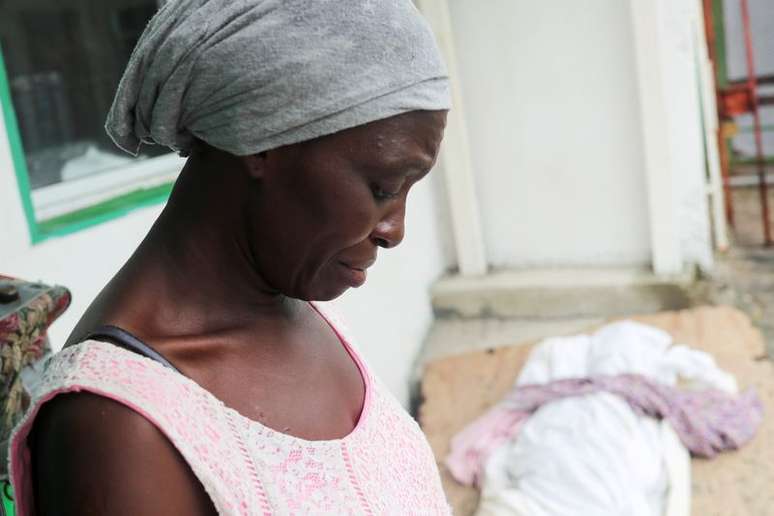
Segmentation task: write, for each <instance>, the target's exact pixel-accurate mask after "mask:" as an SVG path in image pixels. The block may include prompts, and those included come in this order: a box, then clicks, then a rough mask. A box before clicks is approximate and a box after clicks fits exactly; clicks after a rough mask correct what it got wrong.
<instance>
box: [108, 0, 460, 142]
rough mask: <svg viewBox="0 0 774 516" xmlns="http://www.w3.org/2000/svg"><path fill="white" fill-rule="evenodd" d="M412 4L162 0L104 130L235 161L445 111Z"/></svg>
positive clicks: (442, 73)
mask: <svg viewBox="0 0 774 516" xmlns="http://www.w3.org/2000/svg"><path fill="white" fill-rule="evenodd" d="M449 107H450V96H449V83H448V79H447V75H446V69H445V67H444V65H443V62H442V60H441V57H440V55H439V52H438V48H437V46H436V43H435V40H434V38H433V35H432V33H431V31H430V29H429V27H428V26H427V24H426V22H425V21H424V19H423V18H422V16H421V15H420V14H419V12H418V11H417V9H416V8H415V7H414V5H413V4H412V2H411V0H169V1H168V2H167V3H166V4H165V5H164V6H163V7H162V8H161V9H160V10H159V12H158V13H157V14H156V15H155V16H154V17H153V19H152V20H151V21H150V23H149V25H148V27H147V28H146V29H145V32H144V33H143V34H142V36H141V37H140V40H139V42H138V43H137V46H136V48H135V50H134V52H133V53H132V56H131V59H130V61H129V64H128V66H127V68H126V71H125V72H124V76H123V78H122V79H121V83H120V85H119V87H118V91H117V93H116V96H115V99H114V101H113V106H112V108H111V110H110V113H109V114H108V117H107V122H106V126H105V128H106V130H107V132H108V134H109V135H110V136H111V138H112V139H113V141H114V142H115V143H116V144H117V145H118V146H119V147H121V148H122V149H124V150H126V151H127V152H130V153H132V154H134V155H137V154H138V152H139V149H140V145H141V142H146V143H157V144H160V145H165V146H168V147H170V148H172V149H173V150H176V151H179V152H180V153H181V154H183V155H187V154H188V153H189V152H190V149H191V146H192V144H193V142H194V140H195V138H198V139H201V140H203V141H205V142H207V143H208V144H210V145H212V146H213V147H216V148H219V149H221V150H224V151H227V152H229V153H231V154H234V155H238V156H243V155H248V154H256V153H258V152H262V151H264V150H268V149H272V148H275V147H280V146H282V145H288V144H291V143H297V142H300V141H304V140H309V139H312V138H316V137H318V136H323V135H326V134H332V133H335V132H337V131H340V130H343V129H347V128H350V127H354V126H357V125H361V124H365V123H367V122H371V121H374V120H380V119H383V118H387V117H390V116H393V115H397V114H400V113H404V112H407V111H413V110H439V109H449Z"/></svg>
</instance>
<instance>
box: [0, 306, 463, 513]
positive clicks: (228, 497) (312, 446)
mask: <svg viewBox="0 0 774 516" xmlns="http://www.w3.org/2000/svg"><path fill="white" fill-rule="evenodd" d="M315 306H316V308H318V311H320V312H321V313H323V312H322V310H321V306H319V305H315ZM323 316H324V317H325V318H326V319H327V320H328V322H329V323H330V324H331V326H332V327H333V328H334V330H335V331H336V333H337V334H338V335H339V337H340V339H341V341H342V343H343V345H344V346H345V347H346V349H347V351H349V353H350V354H351V356H352V357H353V359H354V360H355V362H356V363H357V365H358V367H359V368H360V371H361V373H362V375H363V379H364V381H365V384H366V393H365V403H364V406H363V411H362V413H361V416H360V420H359V422H358V424H357V426H356V427H355V429H354V430H353V431H352V432H351V433H350V434H349V435H347V436H346V437H344V438H341V439H335V440H329V441H307V440H304V439H300V438H297V437H293V436H290V435H287V434H283V433H281V432H278V431H276V430H272V429H270V428H268V427H266V426H264V425H262V424H260V423H258V422H256V421H253V420H250V419H248V418H246V417H244V416H242V415H241V414H239V413H238V412H236V411H235V410H233V409H231V408H229V407H227V406H225V405H224V404H223V403H222V402H221V401H220V400H218V399H217V398H215V396H213V395H212V394H211V393H210V392H208V391H207V390H205V389H204V388H202V387H201V386H199V385H198V384H196V383H195V382H193V381H192V380H190V379H189V378H186V377H185V376H182V375H180V374H179V373H176V372H175V371H172V370H171V369H169V368H167V367H164V366H163V365H161V364H159V363H157V362H154V361H153V360H150V359H148V358H145V357H143V356H140V355H138V354H135V353H133V352H131V351H127V350H124V349H122V348H119V347H117V346H114V345H112V344H108V343H104V342H98V341H93V340H92V341H86V342H83V343H81V344H79V345H77V346H73V347H70V348H67V349H65V350H63V351H61V352H59V353H57V354H56V355H55V356H54V357H53V358H52V359H51V360H50V362H49V363H48V364H47V366H46V372H45V375H44V378H43V381H42V382H41V383H40V384H39V385H38V386H37V387H36V389H35V392H33V393H32V396H33V400H32V403H31V406H30V409H29V410H28V412H27V414H26V416H25V417H24V419H23V420H22V421H21V422H20V423H19V425H18V426H17V428H16V430H15V433H14V435H13V437H12V439H11V449H10V469H9V471H10V472H11V481H12V483H13V487H14V492H15V493H16V500H17V513H18V514H20V515H23V516H26V515H29V514H32V512H33V511H32V507H33V505H32V500H33V493H32V479H31V477H30V473H31V468H30V463H31V461H30V450H29V447H28V445H27V436H28V434H29V431H30V428H31V426H32V422H33V420H34V418H35V415H36V414H37V412H38V410H39V409H40V406H41V405H42V404H43V403H45V402H46V401H48V400H50V399H51V398H53V397H54V396H56V395H57V394H60V393H65V392H72V391H88V392H91V393H95V394H98V395H101V396H105V397H108V398H110V399H113V400H115V401H118V402H120V403H122V404H124V405H126V406H128V407H130V408H131V409H133V410H134V411H136V412H137V413H139V414H141V415H142V416H143V417H145V418H146V419H147V420H149V421H150V422H152V423H153V424H154V425H156V426H157V427H158V428H159V429H160V430H161V431H162V432H163V433H164V434H165V435H166V436H167V438H168V439H169V440H170V442H172V444H173V445H174V446H175V447H176V448H177V449H178V450H179V451H180V453H181V454H182V456H183V457H184V458H185V460H186V461H187V463H188V465H189V466H190V467H191V470H192V471H193V472H194V474H195V475H196V476H197V477H198V479H199V480H200V481H201V483H202V485H203V486H204V488H205V489H206V491H207V493H208V494H209V496H210V498H211V499H212V502H213V505H214V506H215V508H216V509H217V511H218V513H219V514H224V515H237V514H239V515H248V514H249V515H255V514H263V515H269V514H271V515H274V514H276V515H291V514H315V515H316V514H335V515H344V514H370V515H382V514H385V515H386V514H390V515H393V514H394V515H408V514H450V509H449V506H448V504H447V502H446V498H445V496H444V493H443V490H442V488H441V481H440V477H439V474H438V468H437V465H436V463H435V459H434V457H433V454H432V452H431V450H430V447H429V445H428V443H427V440H426V439H425V437H424V434H423V433H422V431H421V430H420V428H419V426H418V425H417V424H416V423H415V422H414V420H413V419H411V417H409V415H408V414H407V413H406V412H405V411H404V409H403V407H401V406H400V404H399V403H398V402H397V400H395V398H394V397H393V396H392V395H391V394H390V393H389V392H388V390H387V389H386V387H385V386H384V385H383V384H382V383H381V382H380V381H379V380H378V379H376V378H375V377H374V376H373V375H372V374H371V373H370V371H369V370H368V369H367V367H366V366H365V364H364V363H363V361H362V359H361V358H360V357H359V356H358V354H357V353H356V352H355V351H354V350H353V349H352V347H351V346H350V344H349V341H348V340H347V339H346V338H345V337H344V335H343V334H342V326H341V325H340V324H338V323H337V321H335V318H334V317H332V316H331V314H329V313H323Z"/></svg>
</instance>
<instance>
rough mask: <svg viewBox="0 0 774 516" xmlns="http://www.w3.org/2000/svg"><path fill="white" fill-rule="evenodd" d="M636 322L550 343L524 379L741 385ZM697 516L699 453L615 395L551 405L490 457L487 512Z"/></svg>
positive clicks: (706, 359)
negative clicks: (693, 470) (631, 377)
mask: <svg viewBox="0 0 774 516" xmlns="http://www.w3.org/2000/svg"><path fill="white" fill-rule="evenodd" d="M671 344H672V339H671V337H670V336H669V335H668V334H667V333H665V332H663V331H661V330H659V329H657V328H653V327H650V326H645V325H642V324H639V323H634V322H631V321H624V322H620V323H615V324H612V325H608V326H606V327H604V328H602V329H601V330H600V331H598V332H597V333H595V334H594V335H578V336H573V337H559V338H552V339H547V340H545V341H543V342H542V343H541V344H539V345H538V346H537V347H536V348H535V350H534V351H533V352H532V354H531V355H530V358H529V360H528V361H527V363H526V364H525V366H524V368H523V370H522V372H521V374H520V375H519V378H518V380H517V382H516V383H517V384H518V385H527V384H535V383H547V382H550V381H553V380H559V379H565V378H579V377H590V376H595V375H616V374H624V373H636V374H641V375H645V376H648V377H650V378H652V379H655V380H658V381H660V382H663V383H666V384H669V385H676V384H677V382H678V381H680V385H681V386H688V387H693V388H706V387H714V388H716V389H721V390H723V391H726V392H729V393H735V392H737V386H736V381H735V380H734V378H733V377H732V376H731V375H729V374H727V373H725V372H724V371H722V370H720V369H719V368H718V367H717V365H716V364H715V361H714V359H713V358H712V357H711V356H710V355H708V354H706V353H704V352H701V351H697V350H692V349H690V348H687V347H685V346H672V345H671ZM506 514H507V515H525V516H577V515H584V516H603V515H604V516H608V515H609V516H623V515H626V516H662V515H667V516H688V515H689V514H690V456H689V454H688V451H687V450H686V449H685V447H684V446H683V445H682V444H681V443H680V440H679V439H678V438H677V436H676V434H675V433H674V430H673V429H672V428H671V426H670V425H669V424H668V423H666V422H661V421H657V420H655V419H652V418H649V417H644V416H639V415H637V414H635V413H634V411H632V409H631V408H630V407H629V406H628V405H627V404H626V402H625V401H623V400H622V399H620V398H618V397H617V396H614V395H612V394H608V393H598V394H592V395H587V396H578V397H573V398H567V399H562V400H559V401H555V402H553V403H549V404H547V405H545V406H544V407H542V408H540V409H539V410H538V411H537V412H535V414H534V415H532V416H531V417H530V418H529V419H528V420H527V422H526V423H525V424H524V426H523V427H522V429H521V431H520V432H519V434H518V435H517V437H516V438H515V439H513V440H511V441H510V442H508V443H507V444H505V445H504V446H502V447H500V448H499V449H497V450H496V451H495V452H494V453H493V454H492V455H491V456H490V458H489V460H488V461H487V464H486V467H485V473H484V479H483V482H482V494H481V502H480V505H479V509H478V512H477V515H478V516H495V515H506Z"/></svg>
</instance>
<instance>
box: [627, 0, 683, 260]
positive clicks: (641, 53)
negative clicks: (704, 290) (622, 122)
mask: <svg viewBox="0 0 774 516" xmlns="http://www.w3.org/2000/svg"><path fill="white" fill-rule="evenodd" d="M663 1H674V0H630V7H631V22H632V29H633V35H634V53H635V60H636V65H637V89H638V93H639V100H640V115H641V119H642V136H643V148H644V151H645V152H644V155H645V175H646V189H647V191H646V193H647V196H648V208H649V210H650V216H649V219H650V240H651V255H652V257H651V258H652V263H653V271H654V272H655V273H656V274H675V273H679V272H681V271H682V256H681V250H680V241H679V236H678V227H677V222H678V221H677V215H676V206H675V193H674V184H673V181H672V174H673V173H674V165H673V160H672V151H671V149H670V127H669V118H668V117H669V113H668V111H667V93H668V92H667V91H666V85H665V82H664V77H663V69H664V61H663V57H662V56H663V52H666V51H667V49H665V48H664V44H665V41H666V38H665V37H664V34H663V25H662V16H663V4H662V2H663Z"/></svg>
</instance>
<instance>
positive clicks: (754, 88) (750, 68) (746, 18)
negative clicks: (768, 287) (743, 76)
mask: <svg viewBox="0 0 774 516" xmlns="http://www.w3.org/2000/svg"><path fill="white" fill-rule="evenodd" d="M740 4H741V8H742V26H743V27H744V47H745V55H746V57H747V88H748V89H749V92H750V93H749V94H750V104H751V106H750V108H751V109H752V114H753V128H754V131H755V156H756V160H757V162H758V186H759V191H760V196H761V211H762V212H763V213H762V218H763V241H764V245H766V246H770V245H771V244H772V240H771V229H770V227H769V226H770V222H769V196H768V187H767V185H766V161H765V158H764V154H763V131H762V128H761V116H760V112H759V109H758V108H759V105H758V82H757V81H758V79H757V77H756V75H755V57H754V50H753V43H752V30H751V27H750V8H749V4H748V1H747V0H740Z"/></svg>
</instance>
